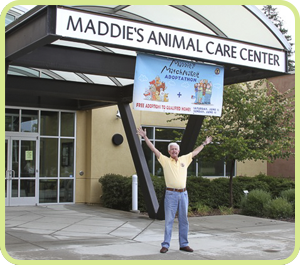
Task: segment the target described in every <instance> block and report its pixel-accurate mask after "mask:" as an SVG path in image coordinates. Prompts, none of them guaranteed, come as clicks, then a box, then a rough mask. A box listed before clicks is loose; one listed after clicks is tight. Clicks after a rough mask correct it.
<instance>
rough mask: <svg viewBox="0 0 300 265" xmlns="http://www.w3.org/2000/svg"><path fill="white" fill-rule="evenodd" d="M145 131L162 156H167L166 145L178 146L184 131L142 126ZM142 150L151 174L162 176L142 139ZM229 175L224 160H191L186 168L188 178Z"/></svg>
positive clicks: (155, 160) (158, 166) (157, 163)
mask: <svg viewBox="0 0 300 265" xmlns="http://www.w3.org/2000/svg"><path fill="white" fill-rule="evenodd" d="M143 129H146V130H147V137H148V138H149V140H150V141H151V142H152V143H153V145H154V146H155V147H156V148H157V149H158V150H159V151H160V152H161V153H162V154H164V155H166V156H169V153H168V145H169V143H170V142H174V141H177V142H178V144H179V145H180V140H179V139H181V138H182V136H183V133H184V129H182V128H170V127H150V126H143ZM142 148H143V151H144V154H145V157H146V161H147V164H148V167H149V171H150V173H151V174H153V175H156V176H163V169H162V167H161V165H160V163H159V162H158V161H157V159H156V158H155V155H154V154H153V153H152V151H151V150H150V149H149V148H148V146H147V144H146V143H145V141H144V139H142ZM228 175H229V168H228V166H226V163H225V161H224V160H220V161H216V162H207V161H201V159H199V158H196V159H193V162H192V163H191V165H190V166H189V168H188V176H203V177H225V176H228Z"/></svg>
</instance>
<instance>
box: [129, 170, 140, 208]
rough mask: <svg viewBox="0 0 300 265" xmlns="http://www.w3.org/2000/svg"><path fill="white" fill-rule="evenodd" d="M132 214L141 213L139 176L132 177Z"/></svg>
mask: <svg viewBox="0 0 300 265" xmlns="http://www.w3.org/2000/svg"><path fill="white" fill-rule="evenodd" d="M131 212H133V213H139V212H140V211H139V210H138V177H137V175H132V208H131Z"/></svg>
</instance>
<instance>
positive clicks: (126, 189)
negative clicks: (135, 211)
mask: <svg viewBox="0 0 300 265" xmlns="http://www.w3.org/2000/svg"><path fill="white" fill-rule="evenodd" d="M99 182H100V183H101V184H102V197H101V202H102V204H103V206H104V207H107V208H112V209H117V210H123V211H129V210H130V208H131V198H132V188H131V187H132V184H131V183H132V180H131V178H129V177H124V176H122V175H118V174H106V175H104V176H103V177H101V178H100V179H99Z"/></svg>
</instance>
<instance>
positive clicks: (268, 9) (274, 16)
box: [262, 5, 295, 71]
mask: <svg viewBox="0 0 300 265" xmlns="http://www.w3.org/2000/svg"><path fill="white" fill-rule="evenodd" d="M262 11H263V12H264V14H265V15H266V16H267V17H268V18H269V19H270V20H271V21H272V22H273V24H274V25H275V26H276V27H277V28H278V29H279V31H280V32H281V33H282V35H283V36H284V37H285V38H286V40H287V41H288V42H289V43H290V45H291V47H293V46H294V43H292V42H291V40H292V36H291V35H288V30H287V29H285V28H284V26H283V20H282V19H281V17H280V16H279V12H278V11H277V8H276V7H273V6H272V5H266V6H263V8H262ZM293 53H294V52H293V51H292V50H291V51H288V58H289V59H288V70H289V71H295V61H294V60H292V59H291V56H292V55H293Z"/></svg>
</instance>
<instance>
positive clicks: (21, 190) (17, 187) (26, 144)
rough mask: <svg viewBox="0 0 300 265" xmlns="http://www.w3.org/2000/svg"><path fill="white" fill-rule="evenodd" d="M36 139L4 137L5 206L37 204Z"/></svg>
mask: <svg viewBox="0 0 300 265" xmlns="http://www.w3.org/2000/svg"><path fill="white" fill-rule="evenodd" d="M37 157H38V140H37V137H32V136H30V137H24V136H5V206H18V205H35V204H36V203H37V202H38V197H37V196H38V192H37V179H38V173H39V172H38V165H37V164H38V163H37V161H38V160H37Z"/></svg>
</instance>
